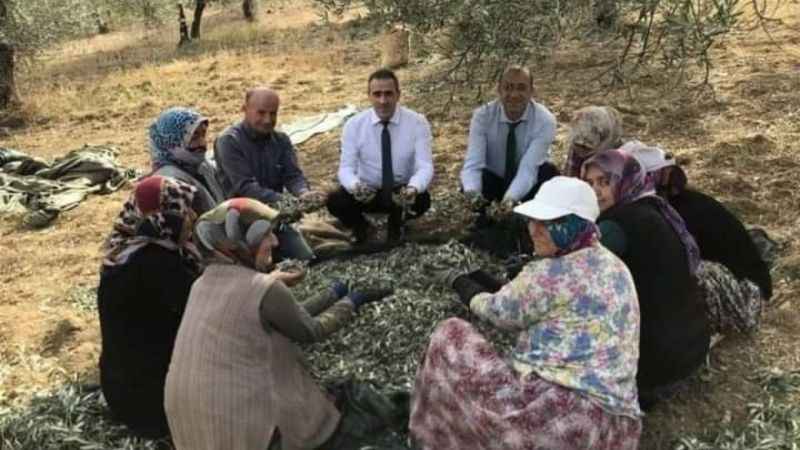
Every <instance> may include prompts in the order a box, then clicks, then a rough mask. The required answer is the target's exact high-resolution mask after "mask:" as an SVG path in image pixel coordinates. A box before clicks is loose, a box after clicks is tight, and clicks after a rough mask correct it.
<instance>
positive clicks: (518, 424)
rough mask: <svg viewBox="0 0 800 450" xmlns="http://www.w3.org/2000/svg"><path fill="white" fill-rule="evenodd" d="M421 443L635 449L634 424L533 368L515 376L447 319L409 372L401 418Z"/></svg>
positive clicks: (470, 330) (483, 343)
mask: <svg viewBox="0 0 800 450" xmlns="http://www.w3.org/2000/svg"><path fill="white" fill-rule="evenodd" d="M409 430H410V433H411V438H412V439H413V440H414V442H415V444H416V445H418V446H419V447H421V448H423V449H425V450H434V449H435V450H448V449H453V450H455V449H459V450H468V449H504V450H517V449H519V450H523V449H524V450H534V449H547V450H567V449H569V450H573V449H597V450H612V449H613V450H625V449H636V448H638V444H639V435H640V434H641V430H642V424H641V421H640V420H638V419H633V418H630V417H625V416H616V415H612V414H610V413H608V412H606V411H605V410H603V409H602V408H601V407H600V406H598V405H597V404H596V403H594V402H593V401H591V400H589V399H588V398H586V397H584V396H582V395H579V394H577V393H575V392H574V391H572V390H570V389H567V388H564V387H561V386H559V385H556V384H553V383H550V382H547V381H545V380H543V379H541V378H539V377H537V376H535V375H530V376H527V377H525V378H520V376H519V374H518V373H517V372H516V371H514V370H513V369H512V368H511V367H510V366H509V365H508V364H507V363H506V362H505V361H504V360H503V359H502V358H501V357H500V355H498V353H497V352H496V351H495V350H494V348H493V346H492V345H491V344H490V343H489V342H488V341H487V340H486V339H485V338H484V337H483V336H482V335H481V334H480V333H479V332H478V331H477V330H476V329H475V328H474V327H473V326H472V325H470V324H469V323H468V322H465V321H463V320H461V319H448V320H445V321H444V322H442V323H440V324H439V325H438V326H437V328H436V330H435V331H434V332H433V334H432V336H431V342H430V345H429V346H428V350H427V352H426V354H425V358H424V361H423V363H422V364H421V365H420V367H419V369H418V371H417V378H416V381H415V386H414V393H413V397H412V400H411V417H410V421H409Z"/></svg>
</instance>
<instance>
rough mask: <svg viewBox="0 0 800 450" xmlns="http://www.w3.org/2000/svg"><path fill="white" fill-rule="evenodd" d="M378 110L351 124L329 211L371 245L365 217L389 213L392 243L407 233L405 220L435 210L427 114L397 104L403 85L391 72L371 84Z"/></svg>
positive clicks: (370, 92) (345, 134)
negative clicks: (367, 213) (403, 228)
mask: <svg viewBox="0 0 800 450" xmlns="http://www.w3.org/2000/svg"><path fill="white" fill-rule="evenodd" d="M367 94H368V96H369V99H370V102H371V103H372V108H370V109H368V110H365V111H362V112H360V113H358V114H356V115H355V116H353V117H352V118H350V120H348V121H347V123H346V124H345V125H344V130H343V132H342V152H341V160H340V163H339V173H338V176H339V183H340V184H341V188H340V189H339V190H337V191H335V192H333V193H331V194H330V195H329V196H328V202H327V206H328V211H330V213H331V214H332V215H334V216H335V217H336V218H338V219H339V221H341V222H342V224H343V225H344V226H346V227H348V228H351V229H352V230H353V234H354V236H355V238H356V242H363V241H364V240H366V238H367V235H368V229H369V222H368V221H367V220H366V218H365V217H364V213H365V212H383V213H388V214H389V226H388V236H387V238H388V240H389V241H396V240H397V239H399V238H400V236H401V234H402V227H403V226H404V223H403V222H404V219H409V218H416V217H419V216H421V215H422V214H424V213H425V211H427V210H428V208H430V205H431V198H430V194H429V193H428V192H427V190H428V185H429V184H430V182H431V179H432V178H433V161H432V157H431V141H432V136H431V127H430V124H429V123H428V120H427V119H425V116H423V115H422V114H419V113H416V112H414V111H412V110H410V109H408V108H405V107H403V106H399V105H398V104H397V102H398V100H399V99H400V83H399V81H398V80H397V76H396V75H395V74H394V72H392V71H391V70H388V69H380V70H377V71H375V72H373V73H372V74H371V75H370V76H369V79H368V80H367Z"/></svg>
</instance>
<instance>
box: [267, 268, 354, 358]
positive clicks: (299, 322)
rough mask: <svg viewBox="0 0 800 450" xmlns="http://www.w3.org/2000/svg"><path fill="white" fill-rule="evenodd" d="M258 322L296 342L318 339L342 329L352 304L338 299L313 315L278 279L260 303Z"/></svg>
mask: <svg viewBox="0 0 800 450" xmlns="http://www.w3.org/2000/svg"><path fill="white" fill-rule="evenodd" d="M259 315H260V319H261V325H262V326H263V328H264V330H265V331H267V332H270V331H271V330H273V329H275V330H278V331H279V332H280V333H281V334H283V335H284V336H286V337H288V338H289V339H292V340H294V341H297V342H303V343H306V342H317V341H321V340H323V339H325V338H326V337H327V336H329V335H330V334H332V333H333V332H335V331H337V330H339V329H340V328H342V327H343V326H344V325H345V324H346V323H347V322H349V321H350V319H351V318H352V317H353V303H352V302H350V301H349V300H339V301H337V302H336V303H334V304H333V306H331V307H330V308H328V309H327V310H325V311H324V312H322V313H321V314H320V315H319V316H317V317H312V316H311V314H309V312H308V311H307V310H306V309H305V308H303V307H302V306H301V305H300V304H299V303H297V301H296V300H295V298H294V295H292V292H291V291H290V290H289V288H288V287H286V285H285V284H283V283H282V282H280V281H275V282H274V283H273V284H272V286H270V288H269V289H267V292H266V293H264V298H263V299H261V304H260V305H259Z"/></svg>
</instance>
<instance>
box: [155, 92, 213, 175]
mask: <svg viewBox="0 0 800 450" xmlns="http://www.w3.org/2000/svg"><path fill="white" fill-rule="evenodd" d="M204 123H208V119H207V118H205V117H203V116H202V115H200V113H198V112H197V111H195V110H193V109H189V108H184V107H180V106H176V107H173V108H169V109H167V110H165V111H164V112H162V113H161V115H159V116H158V119H156V121H155V122H153V123H152V125H150V129H149V137H150V155H151V159H152V165H153V170H157V169H158V168H159V167H162V166H166V165H170V164H174V165H178V166H182V167H187V166H188V167H189V168H193V167H196V166H197V165H199V164H200V163H201V162H202V160H203V156H204V155H202V154H193V153H192V152H189V151H188V150H187V148H186V146H187V145H188V144H189V141H191V140H192V136H193V135H194V132H195V131H196V130H197V128H198V127H199V126H200V125H202V124H204Z"/></svg>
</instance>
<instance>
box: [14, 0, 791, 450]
mask: <svg viewBox="0 0 800 450" xmlns="http://www.w3.org/2000/svg"><path fill="white" fill-rule="evenodd" d="M262 13H263V16H262V19H261V21H260V22H258V23H256V24H252V25H251V24H246V23H244V22H243V21H241V20H239V18H238V15H237V14H234V12H227V11H226V12H219V11H215V10H213V9H212V10H211V11H210V14H209V15H208V17H207V20H206V21H205V25H204V32H205V35H204V38H203V40H202V41H201V42H199V43H195V44H193V46H191V47H190V48H187V49H181V50H177V49H176V48H175V44H174V43H175V39H174V37H175V36H176V35H177V33H176V32H175V30H174V29H172V26H168V27H167V28H166V29H165V30H158V31H155V32H145V31H142V30H127V31H119V32H116V33H113V34H111V35H107V36H98V37H95V38H92V39H89V40H88V41H80V42H74V43H69V44H65V45H64V46H63V48H61V49H59V50H58V51H54V52H52V54H50V55H48V58H46V59H45V60H43V61H42V62H41V63H39V64H37V65H36V66H32V67H29V68H28V69H27V70H26V71H24V72H23V73H21V75H20V77H19V78H20V83H21V85H20V91H21V96H22V98H23V99H24V101H25V114H26V115H27V118H28V120H29V125H28V126H27V127H26V128H23V129H20V130H15V131H13V132H12V133H11V134H10V135H9V136H8V137H5V138H3V140H2V142H0V146H10V147H16V148H19V149H22V150H25V151H28V152H31V153H33V154H36V155H39V156H44V157H53V156H56V155H60V154H62V153H65V152H66V151H67V150H70V149H72V148H75V147H79V146H81V145H83V144H84V143H98V144H113V145H116V146H118V147H119V148H120V149H121V157H120V159H121V161H122V163H123V164H124V165H126V166H131V167H136V168H140V169H146V167H147V163H148V154H147V152H146V139H145V130H146V127H147V126H148V125H149V123H150V121H151V120H152V119H153V118H154V117H155V116H156V115H157V114H158V112H159V111H161V110H162V109H164V108H166V107H168V106H173V105H191V106H195V107H197V108H199V109H200V110H202V111H203V112H204V113H205V114H207V115H208V116H209V117H211V118H212V122H211V135H212V136H213V135H215V134H216V133H219V132H220V131H222V129H223V128H224V127H225V126H227V125H228V124H229V123H232V122H233V121H235V120H237V119H238V117H239V108H240V104H241V96H242V93H243V90H244V89H246V88H247V87H250V86H252V85H255V84H260V83H265V84H269V85H272V86H275V87H276V88H277V89H279V91H280V93H281V96H282V102H283V103H282V108H281V120H282V121H285V122H290V121H291V120H292V119H294V118H297V117H301V116H305V115H309V114H314V113H317V112H320V111H328V110H333V109H336V108H338V107H340V106H341V105H344V104H347V103H355V104H360V105H363V104H364V103H365V100H366V99H365V96H364V90H365V89H364V78H365V76H366V74H367V73H368V72H369V71H370V70H371V69H373V68H374V66H375V65H377V64H378V61H379V58H378V56H379V55H378V51H377V48H378V47H377V40H376V38H375V37H372V36H371V34H370V33H369V30H365V29H362V28H359V26H358V25H357V24H353V23H352V22H346V21H344V20H343V21H342V23H339V24H333V25H331V26H330V27H326V26H322V25H320V24H319V20H318V18H317V17H316V15H315V13H314V12H313V11H312V10H311V9H309V7H308V3H307V2H300V3H298V4H297V5H292V6H291V7H289V6H288V5H285V6H283V7H281V8H279V9H275V10H274V11H272V13H271V14H266V12H263V11H262ZM773 14H774V15H777V16H778V17H780V20H781V21H782V23H781V24H779V26H776V27H775V29H773V30H772V39H775V41H776V42H777V43H778V44H779V45H776V44H775V43H774V42H773V41H772V40H771V38H770V37H768V36H767V35H766V34H764V33H763V32H751V33H744V32H741V33H739V34H738V35H737V36H735V38H734V39H733V40H732V41H731V42H730V43H729V44H727V45H726V46H720V47H718V48H716V49H715V52H716V53H717V54H718V56H719V59H718V70H717V71H716V72H715V73H714V78H713V82H714V86H715V88H714V92H713V93H712V92H710V91H709V90H701V89H698V90H691V91H687V90H680V89H673V88H671V87H670V84H669V79H668V77H666V76H665V75H664V74H660V73H658V72H654V73H653V74H651V76H650V78H649V79H648V80H646V82H643V83H640V84H637V85H634V86H630V87H629V90H628V91H617V92H614V93H606V92H604V91H603V90H602V89H600V88H597V87H596V85H595V84H592V83H589V82H588V81H587V80H588V79H590V78H591V76H592V75H593V73H592V72H591V71H587V70H583V69H582V68H584V67H585V66H586V65H587V64H588V59H587V58H588V57H587V56H586V54H587V53H588V52H585V51H584V52H580V51H578V49H570V48H565V49H563V50H561V51H559V52H557V53H556V54H555V55H554V56H553V58H552V59H551V60H548V61H545V62H542V63H539V64H536V67H537V70H536V72H537V74H538V75H537V77H538V81H537V84H538V86H537V87H538V97H539V98H540V99H541V101H542V102H543V103H545V104H546V105H548V107H550V109H551V110H552V111H554V113H555V114H556V115H557V117H558V118H559V121H560V122H561V123H562V125H561V126H560V127H559V138H560V141H559V144H558V145H557V146H556V148H555V158H556V159H557V160H558V161H562V160H563V157H564V152H563V148H562V144H561V142H563V138H564V136H565V133H566V129H565V127H564V125H563V124H564V123H566V122H567V121H568V119H569V117H570V114H571V112H572V111H574V110H575V109H577V108H579V107H581V106H584V105H586V104H610V105H613V106H617V107H618V108H620V109H621V110H623V112H624V119H625V121H626V128H627V129H626V131H627V133H628V134H629V135H630V136H635V137H638V138H640V139H642V140H644V141H648V142H658V143H660V144H661V145H663V146H665V147H666V148H669V149H670V150H672V151H674V152H676V153H678V154H679V155H680V156H682V157H687V158H690V159H691V164H690V165H689V174H690V177H691V179H692V181H693V182H694V183H695V184H696V185H698V186H699V187H701V188H702V189H704V190H707V191H709V192H711V193H713V194H714V195H716V196H718V197H719V198H720V199H722V200H723V201H724V202H725V203H726V204H728V205H729V206H731V207H732V208H733V209H734V210H736V211H737V212H738V213H739V214H741V215H742V217H743V218H744V219H745V220H746V221H747V222H749V223H751V224H757V225H759V226H762V227H764V228H766V229H767V230H768V231H769V232H770V233H771V234H773V235H774V236H776V237H777V238H778V239H779V240H781V241H782V242H784V243H785V244H787V249H786V250H785V252H784V254H783V255H782V258H781V259H780V260H779V262H778V267H777V268H776V270H775V273H774V277H775V285H776V289H775V290H776V301H788V302H787V303H784V304H783V306H782V307H781V308H777V309H772V310H770V311H769V312H768V313H767V316H766V320H765V323H764V327H763V329H762V331H761V333H760V334H758V335H757V336H755V337H754V338H750V339H748V338H742V337H732V338H728V339H726V340H724V341H723V342H722V343H721V344H720V345H719V346H718V347H717V348H716V349H715V350H714V352H713V355H712V358H711V361H710V368H709V369H708V370H707V371H706V372H705V373H703V374H702V375H701V376H700V377H699V378H698V379H697V380H696V381H695V382H693V383H692V384H691V385H690V386H689V387H687V389H686V391H685V392H683V393H682V394H681V395H680V396H679V397H678V398H677V399H676V400H675V401H673V402H671V403H670V404H668V405H664V406H663V407H660V408H658V409H657V410H656V411H655V412H654V413H652V414H651V415H650V416H649V417H648V418H647V421H646V427H647V428H646V435H645V440H644V442H643V445H642V448H648V449H649V448H653V449H662V448H664V449H665V448H670V447H669V445H670V442H671V441H672V439H673V438H674V437H675V436H679V435H683V434H686V433H696V432H700V431H703V430H705V429H712V430H713V429H715V428H719V427H727V426H730V424H736V423H737V421H742V420H744V419H745V404H746V403H747V402H749V401H752V400H753V399H756V398H758V396H759V390H758V388H757V386H756V384H754V382H753V381H752V374H753V373H754V371H755V370H756V369H758V368H763V367H779V368H783V369H787V370H789V369H796V368H797V367H800V361H798V359H799V358H800V356H799V355H800V353H798V352H797V351H796V349H795V346H794V343H795V342H796V340H797V338H800V315H799V314H798V313H797V312H796V308H795V307H794V305H792V301H793V300H794V299H795V298H796V296H797V293H798V287H799V286H800V281H799V280H800V252H799V251H798V248H797V245H796V244H795V243H794V241H793V240H792V237H793V236H794V235H796V233H797V232H798V231H800V230H799V229H798V228H799V227H800V215H798V206H799V205H800V198H798V196H800V182H799V181H798V179H797V176H796V174H797V169H798V166H799V165H800V157H798V154H800V117H799V115H800V65H798V63H797V61H798V54H800V38H798V33H797V30H798V27H800V8H796V6H795V7H793V6H792V5H791V2H784V6H783V9H781V10H779V11H776V12H773ZM345 19H346V18H345ZM429 67H430V66H429V65H426V64H425V63H424V62H419V61H417V62H415V63H413V64H412V65H410V66H409V67H407V68H404V69H401V70H400V71H399V75H400V77H401V79H402V80H403V81H404V86H405V87H406V89H405V92H404V97H403V100H404V101H405V102H406V103H408V104H410V105H412V106H414V107H415V108H418V109H419V110H421V111H424V112H426V113H428V114H429V118H430V119H431V121H432V123H433V126H434V135H435V155H434V157H435V162H436V167H437V178H436V180H435V184H434V190H437V191H441V190H443V189H452V187H453V186H454V185H455V178H456V177H457V174H458V171H459V169H460V164H461V161H462V157H463V153H464V147H465V144H466V133H467V128H468V125H469V117H470V113H471V109H472V108H473V107H474V106H475V101H474V94H471V93H462V96H461V99H462V100H460V101H458V102H456V103H454V104H452V105H449V106H448V107H446V108H442V103H441V95H438V94H437V93H436V92H423V91H421V90H419V89H417V88H415V87H414V85H413V84H411V83H409V82H408V80H413V79H418V78H419V77H421V76H422V75H424V74H425V73H426V71H428V70H429ZM299 153H300V158H301V162H302V164H303V166H304V168H305V170H306V172H307V174H308V175H309V177H310V178H311V180H312V181H313V182H315V183H317V184H319V185H321V186H323V187H327V186H330V185H331V180H332V179H333V175H334V173H335V170H336V163H337V160H338V133H336V132H334V133H329V134H327V135H324V136H320V137H317V138H315V139H313V140H312V141H310V142H309V143H307V144H306V145H304V146H303V147H302V148H301V149H300V152H299ZM126 195H127V192H119V193H116V194H113V195H111V196H108V197H92V198H90V199H89V200H88V201H87V202H85V203H84V204H83V205H81V206H80V207H79V208H77V209H75V210H73V211H69V212H67V213H65V214H64V215H62V217H60V218H59V220H58V221H57V223H56V225H55V226H53V227H51V228H49V229H45V230H42V231H25V230H22V229H21V228H19V227H18V220H17V219H16V218H2V219H0V246H2V251H0V267H2V269H0V292H2V294H0V343H2V348H3V349H5V350H4V351H3V355H2V359H0V361H2V362H0V392H3V393H4V395H3V396H2V397H0V404H8V403H16V402H19V401H20V400H21V399H24V398H27V397H28V395H29V394H30V393H31V392H33V391H35V390H38V389H42V388H44V387H46V386H52V385H53V384H56V383H57V382H59V381H61V380H63V379H65V378H67V376H68V375H70V376H71V375H75V374H80V375H86V376H88V377H89V378H91V377H93V376H95V364H96V360H97V357H98V350H99V345H98V343H99V331H98V324H97V321H96V318H95V316H94V315H93V313H92V312H90V311H87V310H86V309H84V308H81V307H79V306H78V305H76V304H75V303H74V302H70V301H68V298H69V296H70V295H71V294H70V293H71V292H72V290H73V289H74V288H75V286H84V287H85V286H94V285H96V283H97V269H98V266H99V262H100V257H99V251H98V250H99V247H100V244H101V243H102V241H103V239H104V238H105V236H106V234H107V232H108V231H109V227H110V223H111V220H112V219H113V217H114V216H115V215H116V214H117V212H118V209H119V207H120V205H121V203H122V201H123V199H124V198H125V196H126ZM64 320H66V321H67V322H68V323H67V324H65V323H64V322H63V321H64Z"/></svg>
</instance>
